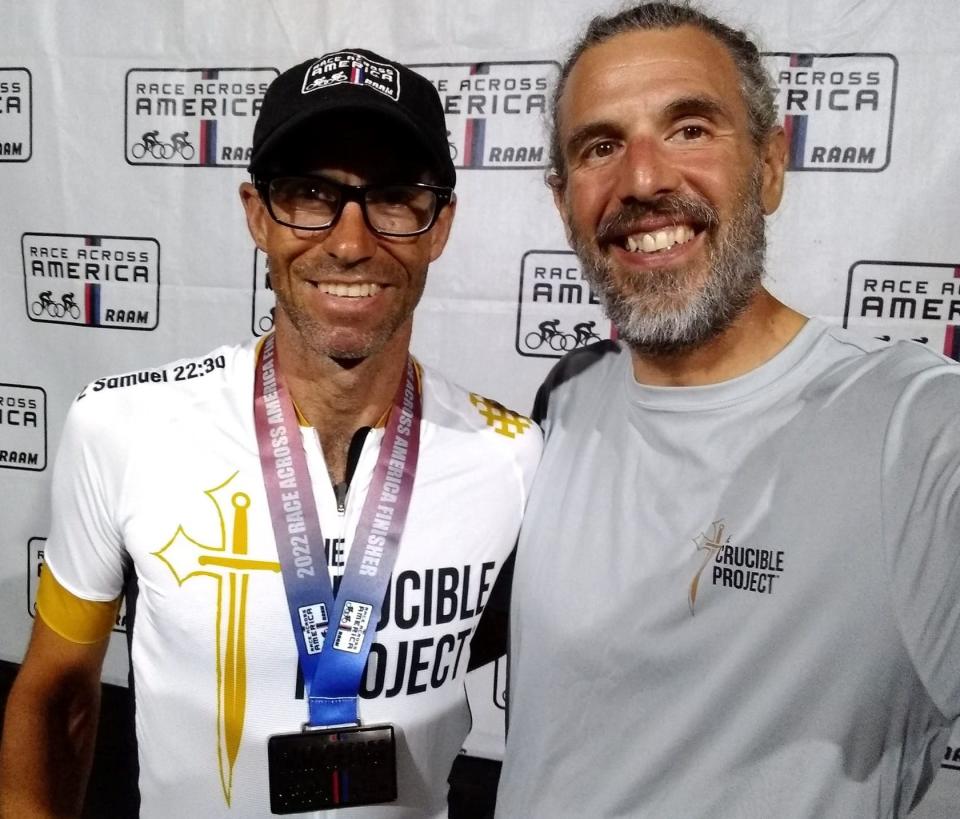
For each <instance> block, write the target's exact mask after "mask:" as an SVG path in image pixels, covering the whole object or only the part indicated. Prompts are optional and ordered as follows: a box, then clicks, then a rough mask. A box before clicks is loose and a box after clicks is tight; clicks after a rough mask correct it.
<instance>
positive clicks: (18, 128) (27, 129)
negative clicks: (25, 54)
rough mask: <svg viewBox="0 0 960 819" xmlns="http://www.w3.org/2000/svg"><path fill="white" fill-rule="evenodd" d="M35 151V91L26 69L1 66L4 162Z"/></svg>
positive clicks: (1, 149) (0, 127)
mask: <svg viewBox="0 0 960 819" xmlns="http://www.w3.org/2000/svg"><path fill="white" fill-rule="evenodd" d="M32 154H33V92H32V81H31V76H30V72H29V71H28V70H27V69H26V68H0V162H26V161H27V160H29V159H30V157H31V155H32Z"/></svg>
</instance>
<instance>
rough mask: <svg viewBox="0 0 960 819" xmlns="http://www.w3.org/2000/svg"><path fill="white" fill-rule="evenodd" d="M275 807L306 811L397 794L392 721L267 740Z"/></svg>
mask: <svg viewBox="0 0 960 819" xmlns="http://www.w3.org/2000/svg"><path fill="white" fill-rule="evenodd" d="M267 759H268V763H269V771H270V811H271V812H272V813H281V814H282V813H302V812H304V811H314V810H325V809H332V808H352V807H355V806H357V805H375V804H378V803H381V802H392V801H393V800H394V799H396V798H397V746H396V739H395V737H394V732H393V726H392V725H370V726H366V727H361V726H349V727H341V728H317V729H309V730H305V731H302V732H300V733H297V734H277V735H275V736H272V737H270V739H269V740H268V742H267Z"/></svg>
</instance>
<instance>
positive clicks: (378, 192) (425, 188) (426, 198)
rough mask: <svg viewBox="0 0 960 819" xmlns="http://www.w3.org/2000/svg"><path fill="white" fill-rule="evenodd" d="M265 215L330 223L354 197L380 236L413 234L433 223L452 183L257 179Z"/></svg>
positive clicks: (294, 223) (312, 224)
mask: <svg viewBox="0 0 960 819" xmlns="http://www.w3.org/2000/svg"><path fill="white" fill-rule="evenodd" d="M256 186H257V190H258V191H259V193H260V198H261V199H263V201H264V203H266V206H267V211H268V212H269V213H270V216H271V217H273V219H274V220H275V221H277V222H279V223H280V224H281V225H286V226H287V227H292V228H298V229H300V230H325V229H327V228H330V227H333V226H334V225H335V224H336V222H337V220H338V219H339V218H340V214H341V213H343V206H344V205H345V204H346V203H347V202H356V203H357V204H359V205H360V209H361V210H362V211H363V218H364V221H365V222H366V223H367V227H369V228H370V230H372V231H373V232H374V233H378V234H380V235H381V236H416V235H417V234H419V233H426V232H427V231H428V230H430V228H432V227H433V225H434V223H435V222H436V221H437V217H438V216H439V215H440V211H441V210H442V209H443V207H444V205H446V204H448V203H449V202H450V200H451V199H452V198H453V188H446V187H440V186H439V185H427V184H425V183H422V182H417V183H414V184H410V185H344V184H343V183H341V182H334V181H333V180H332V179H327V178H326V177H325V176H275V177H272V178H269V179H258V180H256Z"/></svg>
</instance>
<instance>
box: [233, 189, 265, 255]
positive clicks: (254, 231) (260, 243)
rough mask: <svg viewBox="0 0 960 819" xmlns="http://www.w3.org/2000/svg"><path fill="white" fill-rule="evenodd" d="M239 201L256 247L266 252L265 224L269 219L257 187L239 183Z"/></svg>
mask: <svg viewBox="0 0 960 819" xmlns="http://www.w3.org/2000/svg"><path fill="white" fill-rule="evenodd" d="M240 201H241V203H242V204H243V210H244V213H245V214H246V216H247V229H248V230H249V231H250V235H251V236H252V237H253V241H254V242H255V243H256V245H257V247H258V248H260V250H262V251H263V252H264V253H266V252H267V225H268V224H269V222H270V221H271V219H270V214H269V213H267V208H266V206H265V205H264V204H263V200H262V199H261V198H260V194H259V193H258V192H257V189H256V188H255V187H254V186H253V184H252V183H250V182H243V183H242V184H241V185H240Z"/></svg>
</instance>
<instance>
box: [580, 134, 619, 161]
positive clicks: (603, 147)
mask: <svg viewBox="0 0 960 819" xmlns="http://www.w3.org/2000/svg"><path fill="white" fill-rule="evenodd" d="M614 150H616V145H615V144H614V142H613V141H612V140H609V139H605V140H603V141H602V142H595V143H594V144H593V145H591V146H590V147H589V148H588V149H587V156H588V157H590V158H592V159H603V158H604V157H607V156H611V155H612V154H613V152H614Z"/></svg>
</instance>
